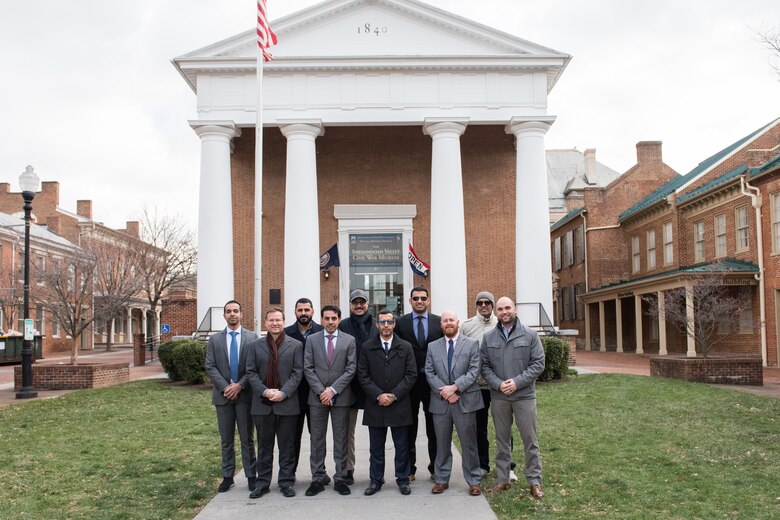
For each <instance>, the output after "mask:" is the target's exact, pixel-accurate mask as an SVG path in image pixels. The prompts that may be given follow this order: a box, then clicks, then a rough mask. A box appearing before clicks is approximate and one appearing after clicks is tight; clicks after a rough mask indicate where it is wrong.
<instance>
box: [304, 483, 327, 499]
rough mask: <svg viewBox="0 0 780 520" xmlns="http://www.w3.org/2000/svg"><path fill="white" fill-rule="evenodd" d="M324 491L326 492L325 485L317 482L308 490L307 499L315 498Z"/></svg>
mask: <svg viewBox="0 0 780 520" xmlns="http://www.w3.org/2000/svg"><path fill="white" fill-rule="evenodd" d="M323 491H325V485H324V484H323V483H322V482H319V481H315V482H312V483H311V485H310V486H309V488H308V489H307V490H306V493H305V495H306V496H307V497H313V496H315V495H317V494H318V493H322V492H323Z"/></svg>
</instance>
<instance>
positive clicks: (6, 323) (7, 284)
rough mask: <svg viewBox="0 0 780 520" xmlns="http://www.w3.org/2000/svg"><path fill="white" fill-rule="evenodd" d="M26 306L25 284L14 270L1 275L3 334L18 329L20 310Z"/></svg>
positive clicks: (0, 303) (1, 323) (0, 308)
mask: <svg viewBox="0 0 780 520" xmlns="http://www.w3.org/2000/svg"><path fill="white" fill-rule="evenodd" d="M23 304H24V287H23V283H22V282H21V281H20V280H19V277H18V276H17V274H16V273H15V272H14V270H13V269H9V270H6V271H3V272H2V273H0V310H1V311H2V313H3V322H0V329H2V330H3V332H8V331H9V330H15V329H16V322H17V320H18V317H19V316H18V315H19V310H20V309H21V308H22V305H23Z"/></svg>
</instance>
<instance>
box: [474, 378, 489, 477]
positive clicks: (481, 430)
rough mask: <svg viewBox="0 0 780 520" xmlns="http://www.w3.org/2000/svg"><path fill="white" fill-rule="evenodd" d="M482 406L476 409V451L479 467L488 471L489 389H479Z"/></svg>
mask: <svg viewBox="0 0 780 520" xmlns="http://www.w3.org/2000/svg"><path fill="white" fill-rule="evenodd" d="M480 392H482V402H483V403H485V407H484V408H480V409H479V410H477V412H476V413H477V451H478V452H479V467H480V468H482V469H484V470H485V471H490V440H489V439H488V415H489V414H490V390H485V389H484V388H481V389H480Z"/></svg>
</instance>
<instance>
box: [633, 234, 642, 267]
mask: <svg viewBox="0 0 780 520" xmlns="http://www.w3.org/2000/svg"><path fill="white" fill-rule="evenodd" d="M641 262H642V258H641V255H640V253H639V236H633V237H631V272H632V273H638V272H639V271H640V270H641V269H642V264H641Z"/></svg>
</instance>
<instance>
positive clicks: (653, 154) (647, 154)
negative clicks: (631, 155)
mask: <svg viewBox="0 0 780 520" xmlns="http://www.w3.org/2000/svg"><path fill="white" fill-rule="evenodd" d="M662 160H663V158H662V156H661V141H639V142H638V143H636V162H637V163H638V164H652V163H655V164H660V163H661V161H662Z"/></svg>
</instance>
